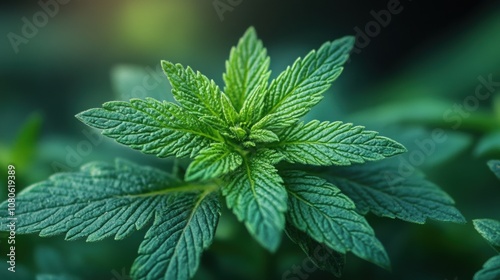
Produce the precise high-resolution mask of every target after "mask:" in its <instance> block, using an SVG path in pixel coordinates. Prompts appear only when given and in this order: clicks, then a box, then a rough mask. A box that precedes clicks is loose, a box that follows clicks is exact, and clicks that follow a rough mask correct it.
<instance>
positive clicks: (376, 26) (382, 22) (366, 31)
mask: <svg viewBox="0 0 500 280" xmlns="http://www.w3.org/2000/svg"><path fill="white" fill-rule="evenodd" d="M408 1H410V2H411V0H408ZM403 9H404V7H403V5H402V4H401V2H400V1H399V0H389V2H387V6H386V8H385V9H382V10H379V11H378V12H376V11H375V10H371V11H370V15H371V16H372V18H373V20H371V21H369V22H367V23H366V24H365V25H364V27H363V29H361V28H360V27H358V26H356V27H354V32H355V37H356V43H355V45H354V48H353V50H352V51H353V53H355V54H359V53H361V51H362V49H364V48H366V47H367V46H368V45H369V44H370V42H371V41H372V39H373V38H375V37H377V36H378V35H379V34H380V32H382V28H385V27H387V26H389V24H390V23H391V21H392V18H393V16H395V15H398V14H400V13H401V12H402V11H403Z"/></svg>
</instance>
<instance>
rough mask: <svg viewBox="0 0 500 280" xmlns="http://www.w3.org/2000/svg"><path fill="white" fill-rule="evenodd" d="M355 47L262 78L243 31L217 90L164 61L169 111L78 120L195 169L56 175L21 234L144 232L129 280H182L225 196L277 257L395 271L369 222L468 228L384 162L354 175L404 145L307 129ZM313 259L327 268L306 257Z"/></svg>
mask: <svg viewBox="0 0 500 280" xmlns="http://www.w3.org/2000/svg"><path fill="white" fill-rule="evenodd" d="M353 43H354V38H353V37H344V38H341V39H338V40H335V41H332V42H327V43H325V44H323V45H322V46H321V47H320V48H319V49H318V50H313V51H311V52H309V53H308V54H307V55H306V56H304V57H303V58H298V59H297V60H296V61H295V62H294V63H293V64H292V65H291V66H289V67H287V68H286V69H285V70H284V71H283V72H282V73H280V74H279V75H278V76H277V78H275V79H273V80H271V81H269V77H270V70H269V66H270V58H269V57H268V56H267V52H266V49H265V48H264V47H263V44H262V42H261V41H260V40H259V39H258V38H257V35H256V32H255V30H254V29H253V28H249V29H248V30H247V32H246V33H245V34H244V35H243V37H242V38H241V39H240V41H239V43H238V44H237V46H235V47H234V48H232V50H231V52H230V56H229V59H228V60H227V62H226V72H225V73H224V75H223V80H224V83H225V85H224V88H223V90H222V89H221V88H220V87H219V86H218V85H217V84H215V82H214V81H213V80H210V79H209V78H207V77H206V76H204V75H203V74H201V73H200V72H197V71H194V70H193V69H191V68H190V67H184V66H183V65H181V64H174V63H171V62H167V61H162V62H161V65H162V68H163V70H164V72H165V74H166V76H167V78H168V80H169V82H170V84H171V86H172V94H173V96H174V98H175V101H176V102H167V101H159V100H156V99H152V98H145V99H131V100H130V101H128V102H126V101H111V102H107V103H104V104H103V105H102V108H94V109H90V110H87V111H84V112H82V113H80V114H78V115H77V118H78V119H79V120H81V121H82V122H83V123H85V124H87V125H89V126H91V127H94V128H98V129H101V130H102V133H103V134H104V135H106V136H108V137H110V138H112V139H114V140H116V141H117V142H119V143H121V144H123V145H126V146H128V147H130V148H133V149H136V150H139V151H141V152H143V153H146V154H153V155H156V156H157V157H169V156H175V157H177V158H190V159H191V162H190V164H189V166H188V167H187V169H186V172H185V174H182V175H181V176H175V175H172V174H169V173H166V172H164V171H162V170H158V169H155V168H151V167H143V166H138V165H135V164H133V163H129V162H126V161H123V160H118V161H116V163H115V164H106V163H90V164H88V165H85V166H83V167H82V168H81V169H80V171H77V172H71V173H61V174H56V175H54V176H52V177H51V178H50V179H48V180H47V181H44V182H41V183H38V184H35V185H33V186H31V187H30V188H28V189H26V190H25V191H23V192H22V193H20V195H19V198H18V199H19V205H20V207H19V209H17V215H18V220H19V225H18V230H19V233H39V234H40V235H41V236H52V235H57V234H63V233H65V234H66V239H69V240H72V239H78V238H86V240H87V241H98V240H102V239H104V238H107V237H113V238H115V239H122V238H125V237H126V236H128V235H129V234H131V233H132V232H133V231H135V230H140V229H142V228H145V227H146V226H148V225H149V224H152V225H150V226H149V227H148V230H147V233H146V236H145V238H144V241H143V242H142V244H141V245H140V248H139V256H138V257H137V259H136V261H135V262H134V265H133V268H132V275H133V277H134V278H135V279H189V278H191V277H193V276H194V274H195V273H196V270H197V268H198V267H199V265H200V257H201V254H202V252H203V250H205V249H207V248H208V247H209V246H210V244H211V243H212V241H213V238H214V234H215V231H216V228H217V224H218V220H219V216H220V209H221V202H220V199H219V197H220V196H222V197H224V198H225V202H226V205H227V206H228V208H230V209H231V210H232V212H233V213H234V214H235V215H236V217H237V218H238V220H239V221H241V222H242V223H244V225H245V226H246V228H247V230H248V232H249V233H250V234H251V235H252V236H253V237H254V238H255V240H257V241H258V243H259V244H261V245H262V246H263V247H264V248H266V249H267V250H269V251H271V252H274V251H276V250H277V248H278V247H279V245H280V243H281V240H282V236H283V232H286V234H287V235H288V236H289V237H290V238H291V239H292V240H293V241H294V242H295V243H297V244H298V245H299V246H300V247H301V248H302V249H303V250H304V251H305V253H306V254H308V255H309V256H310V257H311V258H312V260H313V262H314V263H315V264H316V265H317V266H318V267H319V268H321V269H325V270H328V271H330V272H332V273H334V274H335V275H340V273H341V269H342V266H343V264H344V260H345V256H344V255H345V254H346V253H347V252H352V253H353V254H355V255H357V256H358V257H360V258H363V259H366V260H368V261H371V262H373V263H375V264H377V265H379V266H381V267H384V268H389V267H390V261H389V257H388V255H387V253H386V251H385V249H384V247H383V245H382V243H381V242H380V241H379V240H378V239H377V238H376V236H375V233H374V231H373V229H372V228H371V227H370V225H369V224H368V222H367V220H366V219H365V217H364V215H365V214H366V213H368V212H372V213H374V214H375V215H379V216H383V217H389V218H398V219H402V220H405V221H409V222H416V223H424V222H425V221H426V219H428V218H429V219H435V220H441V221H451V222H458V223H462V222H464V218H463V217H462V215H461V214H460V212H458V210H456V209H455V208H454V206H453V204H454V202H453V200H452V199H451V198H450V197H449V196H448V195H447V194H446V193H444V192H443V191H442V190H440V189H439V188H438V187H437V186H435V185H434V184H432V183H430V182H428V181H426V180H425V179H424V178H423V177H422V176H420V175H419V176H412V177H410V178H406V177H401V176H399V175H398V174H397V171H396V168H394V167H393V166H387V165H381V164H379V163H373V164H364V165H358V166H355V167H349V166H350V165H352V164H361V163H365V162H369V161H378V160H381V159H384V158H386V157H391V156H394V155H397V154H399V153H402V152H404V151H405V150H406V149H405V148H404V147H403V146H402V145H401V144H399V143H397V142H396V141H394V140H392V139H389V138H387V137H383V136H380V135H378V133H377V132H375V131H369V130H366V129H365V128H364V127H362V126H355V125H353V124H351V123H342V122H340V121H334V122H329V121H323V122H321V121H318V120H313V121H310V122H303V121H302V120H301V117H303V116H304V115H305V114H307V113H308V112H309V111H310V110H311V108H312V107H313V106H315V105H316V104H318V102H320V100H321V99H322V97H323V93H324V92H325V91H326V90H328V89H329V87H330V85H331V83H332V82H333V81H335V80H336V79H337V78H338V77H339V75H340V74H341V72H342V70H343V65H344V63H345V62H346V61H347V59H348V56H349V52H350V50H351V49H352V47H353ZM304 166H308V167H313V168H303V167H304ZM332 166H333V167H332ZM3 206H4V205H2V206H0V207H1V209H6V207H3ZM0 211H3V210H0ZM2 217H6V216H5V215H2ZM5 225H6V220H5V219H3V220H2V226H3V228H2V230H5ZM318 248H319V250H322V251H324V252H326V253H325V254H324V255H326V256H327V257H326V258H324V259H317V258H315V257H314V256H313V255H312V254H311V252H314V251H316V250H317V249H318Z"/></svg>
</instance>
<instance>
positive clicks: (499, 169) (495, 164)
mask: <svg viewBox="0 0 500 280" xmlns="http://www.w3.org/2000/svg"><path fill="white" fill-rule="evenodd" d="M488 167H489V168H490V169H491V171H492V172H493V173H494V174H495V176H497V178H498V179H500V160H490V161H488Z"/></svg>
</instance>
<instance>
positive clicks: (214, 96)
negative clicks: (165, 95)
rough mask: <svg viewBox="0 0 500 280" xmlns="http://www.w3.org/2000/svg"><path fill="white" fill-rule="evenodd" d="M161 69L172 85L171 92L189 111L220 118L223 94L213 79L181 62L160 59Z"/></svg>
mask: <svg viewBox="0 0 500 280" xmlns="http://www.w3.org/2000/svg"><path fill="white" fill-rule="evenodd" d="M161 65H162V67H163V71H164V72H165V74H166V75H167V77H168V80H169V81H170V84H171V85H172V93H173V95H174V97H175V100H177V102H179V103H180V104H181V105H182V106H183V107H184V108H185V109H187V110H189V112H190V113H193V114H196V115H198V116H213V117H216V118H218V119H220V122H223V120H222V118H223V116H222V105H221V104H220V100H221V97H220V96H221V94H223V93H222V92H221V91H220V89H219V87H218V86H217V85H216V84H215V82H214V81H212V80H209V79H208V78H207V77H206V76H204V75H203V74H201V73H200V72H196V73H195V72H194V71H193V70H192V69H191V68H190V67H187V68H184V67H183V66H182V65H181V64H175V65H174V64H173V63H171V62H168V61H164V60H162V62H161Z"/></svg>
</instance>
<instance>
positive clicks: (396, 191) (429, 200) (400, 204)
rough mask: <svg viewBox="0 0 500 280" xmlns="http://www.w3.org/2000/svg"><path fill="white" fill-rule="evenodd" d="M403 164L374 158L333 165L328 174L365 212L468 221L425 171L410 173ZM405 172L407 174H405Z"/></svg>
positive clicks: (421, 220)
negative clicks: (378, 160)
mask: <svg viewBox="0 0 500 280" xmlns="http://www.w3.org/2000/svg"><path fill="white" fill-rule="evenodd" d="M404 168H406V167H401V165H399V167H398V166H395V165H392V164H387V163H385V162H374V163H369V164H363V165H359V166H351V167H330V168H328V169H327V171H325V176H324V177H325V178H326V179H327V180H328V181H330V182H331V183H333V184H334V185H336V186H337V187H339V188H340V189H341V190H342V192H344V193H345V194H346V195H348V196H349V197H350V198H351V199H352V200H353V201H354V203H355V204H356V209H357V211H358V212H359V213H361V214H366V213H367V212H372V213H373V214H375V215H377V216H381V217H388V218H397V219H401V220H403V221H407V222H413V223H419V224H423V223H425V221H426V220H427V219H433V220H438V221H448V222H455V223H465V218H464V217H463V216H462V214H461V213H460V212H459V211H458V210H457V209H456V208H455V206H454V201H453V199H452V198H451V197H450V196H449V195H448V194H446V193H445V192H444V191H443V190H441V189H440V188H439V187H438V186H436V185H435V184H433V183H432V182H429V181H427V180H425V178H424V177H423V175H422V174H420V173H419V172H414V174H411V175H409V174H406V173H402V172H407V171H405V170H406V169H404ZM403 175H404V176H403Z"/></svg>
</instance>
